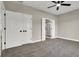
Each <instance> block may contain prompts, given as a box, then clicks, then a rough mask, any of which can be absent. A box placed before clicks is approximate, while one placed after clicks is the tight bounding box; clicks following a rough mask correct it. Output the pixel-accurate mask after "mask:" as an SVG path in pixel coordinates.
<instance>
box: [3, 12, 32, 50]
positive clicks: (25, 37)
mask: <svg viewBox="0 0 79 59" xmlns="http://www.w3.org/2000/svg"><path fill="white" fill-rule="evenodd" d="M6 14H7V15H6V48H11V47H15V46H20V45H22V44H27V43H30V42H32V15H28V14H23V13H18V12H13V11H6ZM20 30H22V32H20ZM23 30H27V32H23ZM3 49H5V47H4V46H3Z"/></svg>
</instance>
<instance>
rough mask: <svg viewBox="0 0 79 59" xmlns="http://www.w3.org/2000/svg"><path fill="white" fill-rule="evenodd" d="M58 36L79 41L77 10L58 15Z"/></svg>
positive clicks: (78, 14) (78, 15)
mask: <svg viewBox="0 0 79 59" xmlns="http://www.w3.org/2000/svg"><path fill="white" fill-rule="evenodd" d="M58 36H59V37H63V38H68V39H70V40H77V41H79V10H75V11H72V12H69V13H66V14H63V15H60V16H58Z"/></svg>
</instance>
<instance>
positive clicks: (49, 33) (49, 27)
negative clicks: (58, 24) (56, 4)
mask: <svg viewBox="0 0 79 59" xmlns="http://www.w3.org/2000/svg"><path fill="white" fill-rule="evenodd" d="M53 38H55V20H52V19H49V18H43V19H42V41H43V40H46V39H53Z"/></svg>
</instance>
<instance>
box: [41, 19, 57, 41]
mask: <svg viewBox="0 0 79 59" xmlns="http://www.w3.org/2000/svg"><path fill="white" fill-rule="evenodd" d="M46 20H49V21H52V22H53V23H54V31H55V20H52V19H51V18H42V20H41V41H44V40H46V30H45V27H46V23H45V22H46ZM55 32H56V31H55ZM52 38H55V33H54V37H52Z"/></svg>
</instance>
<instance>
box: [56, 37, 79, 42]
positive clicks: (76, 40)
mask: <svg viewBox="0 0 79 59" xmlns="http://www.w3.org/2000/svg"><path fill="white" fill-rule="evenodd" d="M57 38H62V39H64V40H71V41H75V42H79V40H78V39H72V38H65V37H57Z"/></svg>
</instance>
